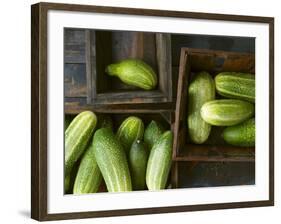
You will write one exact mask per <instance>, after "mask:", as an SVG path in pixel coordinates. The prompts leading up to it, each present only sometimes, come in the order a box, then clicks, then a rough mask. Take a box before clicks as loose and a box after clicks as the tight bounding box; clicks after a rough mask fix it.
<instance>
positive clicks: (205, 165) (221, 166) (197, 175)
mask: <svg viewBox="0 0 281 224" xmlns="http://www.w3.org/2000/svg"><path fill="white" fill-rule="evenodd" d="M178 170H179V174H178V175H179V182H178V188H195V187H215V186H235V185H253V184H255V163H243V162H242V163H239V162H235V163H231V162H230V163H229V162H179V168H178Z"/></svg>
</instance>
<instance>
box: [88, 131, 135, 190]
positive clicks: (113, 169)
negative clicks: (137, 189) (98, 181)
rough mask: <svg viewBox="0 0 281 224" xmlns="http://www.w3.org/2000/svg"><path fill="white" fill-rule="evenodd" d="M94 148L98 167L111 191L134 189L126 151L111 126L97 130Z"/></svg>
mask: <svg viewBox="0 0 281 224" xmlns="http://www.w3.org/2000/svg"><path fill="white" fill-rule="evenodd" d="M93 150H94V154H95V157H96V161H97V164H98V167H99V169H100V171H101V173H102V176H103V178H104V180H105V184H106V187H107V190H108V191H109V192H124V191H131V190H132V182H131V176H130V171H129V166H128V162H127V158H126V153H125V151H124V149H123V147H122V145H121V143H120V142H119V141H118V140H117V138H116V136H115V135H114V134H113V132H112V130H110V129H109V128H101V129H99V130H97V131H96V133H95V134H94V139H93Z"/></svg>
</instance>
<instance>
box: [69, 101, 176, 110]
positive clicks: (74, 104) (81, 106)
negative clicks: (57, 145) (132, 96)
mask: <svg viewBox="0 0 281 224" xmlns="http://www.w3.org/2000/svg"><path fill="white" fill-rule="evenodd" d="M85 110H91V111H93V112H97V113H98V112H100V113H166V112H174V110H175V103H173V102H171V103H154V104H122V106H120V105H115V104H111V105H110V104H108V105H92V104H87V98H86V97H73V98H65V103H64V111H65V113H66V114H78V113H80V112H82V111H85Z"/></svg>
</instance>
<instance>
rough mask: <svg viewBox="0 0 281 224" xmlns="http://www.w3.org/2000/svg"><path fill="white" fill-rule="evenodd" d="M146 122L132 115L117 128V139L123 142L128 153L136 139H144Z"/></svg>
mask: <svg viewBox="0 0 281 224" xmlns="http://www.w3.org/2000/svg"><path fill="white" fill-rule="evenodd" d="M143 132H144V124H143V122H142V120H141V119H140V118H138V117H134V116H130V117H128V118H127V119H125V120H124V121H123V122H122V124H121V125H120V127H119V128H118V130H117V133H116V136H117V139H118V140H119V141H120V142H121V143H122V145H123V147H124V149H125V151H126V153H127V155H128V154H129V151H130V148H131V146H132V144H133V142H134V141H136V140H138V139H139V140H142V139H143Z"/></svg>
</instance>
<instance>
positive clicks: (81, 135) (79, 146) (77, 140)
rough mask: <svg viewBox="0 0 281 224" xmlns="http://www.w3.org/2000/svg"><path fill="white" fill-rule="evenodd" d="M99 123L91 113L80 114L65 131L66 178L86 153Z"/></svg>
mask: <svg viewBox="0 0 281 224" xmlns="http://www.w3.org/2000/svg"><path fill="white" fill-rule="evenodd" d="M96 123H97V117H96V115H95V114H94V113H93V112H91V111H84V112H82V113H80V114H78V115H77V116H76V117H75V118H74V119H73V121H72V122H71V123H70V125H69V126H68V128H67V129H66V131H65V176H67V175H69V174H70V171H71V169H72V167H73V165H74V163H75V162H76V161H77V160H78V159H79V157H80V156H81V155H82V153H83V152H84V151H85V149H86V147H87V145H88V143H89V140H90V139H91V137H92V134H93V132H94V129H95V126H96Z"/></svg>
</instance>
